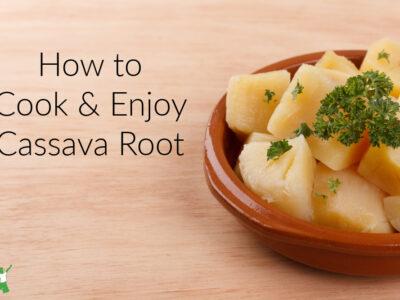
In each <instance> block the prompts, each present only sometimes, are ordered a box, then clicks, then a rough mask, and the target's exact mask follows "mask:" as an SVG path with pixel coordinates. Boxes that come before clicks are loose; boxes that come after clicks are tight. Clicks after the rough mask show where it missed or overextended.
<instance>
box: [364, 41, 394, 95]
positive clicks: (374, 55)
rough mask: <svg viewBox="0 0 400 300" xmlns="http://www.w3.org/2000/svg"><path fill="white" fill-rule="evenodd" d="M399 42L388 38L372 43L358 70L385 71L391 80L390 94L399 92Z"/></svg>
mask: <svg viewBox="0 0 400 300" xmlns="http://www.w3.org/2000/svg"><path fill="white" fill-rule="evenodd" d="M399 66H400V44H398V43H395V42H393V41H391V40H389V39H382V40H379V41H377V42H375V43H373V44H372V45H371V46H370V47H369V49H368V52H367V55H366V56H365V58H364V61H363V63H362V64H361V67H360V71H361V72H366V71H369V70H379V71H382V72H385V73H386V74H387V75H388V76H389V77H390V78H391V79H392V81H393V84H394V87H393V91H392V93H391V94H392V95H393V96H394V97H398V96H399V93H400V67H399Z"/></svg>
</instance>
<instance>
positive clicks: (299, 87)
mask: <svg viewBox="0 0 400 300" xmlns="http://www.w3.org/2000/svg"><path fill="white" fill-rule="evenodd" d="M303 89H304V86H302V85H301V84H300V82H299V81H298V80H297V84H296V86H295V88H294V89H293V91H292V100H296V98H297V95H298V94H302V93H303Z"/></svg>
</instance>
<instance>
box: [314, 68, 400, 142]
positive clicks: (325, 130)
mask: <svg viewBox="0 0 400 300" xmlns="http://www.w3.org/2000/svg"><path fill="white" fill-rule="evenodd" d="M392 89H393V83H392V81H391V79H390V78H389V77H388V76H387V75H386V74H385V73H383V72H381V73H380V72H378V71H368V72H365V73H363V74H362V75H357V76H353V77H350V78H349V79H348V80H347V82H346V84H345V85H343V86H338V87H336V88H335V89H334V90H333V91H332V92H330V93H329V94H328V95H326V97H325V99H323V100H322V101H321V107H320V108H319V110H318V112H317V114H316V121H315V123H314V133H315V135H316V136H318V137H319V138H321V139H324V140H328V139H330V138H332V137H334V136H336V135H337V139H338V141H339V142H341V143H342V144H344V145H346V146H350V145H352V144H356V143H358V141H359V140H360V139H361V138H362V137H363V135H364V132H365V131H368V134H369V139H370V142H371V145H372V146H374V147H379V146H380V144H381V143H383V144H385V145H387V146H390V147H392V148H397V147H399V146H400V120H399V119H398V118H397V113H398V112H399V104H398V103H397V102H395V101H393V100H392V98H391V97H390V96H389V94H390V92H391V91H392Z"/></svg>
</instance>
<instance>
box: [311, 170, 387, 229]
mask: <svg viewBox="0 0 400 300" xmlns="http://www.w3.org/2000/svg"><path fill="white" fill-rule="evenodd" d="M329 179H331V180H333V181H336V180H337V179H338V180H339V182H340V184H338V186H337V188H336V191H337V193H334V192H333V191H331V190H330V188H328V180H329ZM323 195H325V196H326V197H325V196H323ZM384 197H385V193H384V192H382V191H381V190H380V189H379V188H377V187H376V186H375V185H373V184H371V183H369V182H368V181H366V180H365V179H364V178H362V177H361V176H360V175H358V174H357V172H356V171H355V169H354V168H353V167H350V168H347V169H345V170H342V171H333V170H331V169H329V168H328V167H326V166H325V165H323V164H322V163H318V165H317V168H316V172H315V182H314V192H313V206H314V216H315V222H316V223H318V224H322V225H326V226H330V227H335V228H339V229H344V230H350V231H357V232H371V233H389V232H392V228H391V226H390V224H389V222H388V220H387V218H386V215H385V212H384V209H383V203H382V201H383V198H384Z"/></svg>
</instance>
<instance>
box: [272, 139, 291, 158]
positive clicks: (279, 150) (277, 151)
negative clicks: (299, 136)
mask: <svg viewBox="0 0 400 300" xmlns="http://www.w3.org/2000/svg"><path fill="white" fill-rule="evenodd" d="M292 147H293V146H292V145H289V142H288V140H287V139H283V140H281V141H276V142H272V143H271V145H270V147H269V148H268V151H267V157H268V160H270V159H273V160H277V159H278V158H279V157H280V156H281V155H282V154H283V153H285V152H288V151H289V150H290V149H292Z"/></svg>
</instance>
